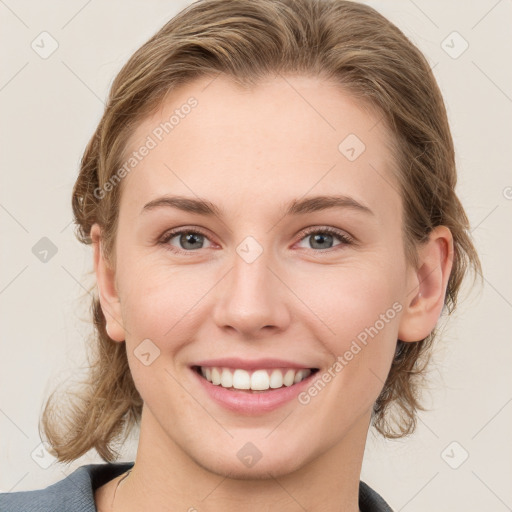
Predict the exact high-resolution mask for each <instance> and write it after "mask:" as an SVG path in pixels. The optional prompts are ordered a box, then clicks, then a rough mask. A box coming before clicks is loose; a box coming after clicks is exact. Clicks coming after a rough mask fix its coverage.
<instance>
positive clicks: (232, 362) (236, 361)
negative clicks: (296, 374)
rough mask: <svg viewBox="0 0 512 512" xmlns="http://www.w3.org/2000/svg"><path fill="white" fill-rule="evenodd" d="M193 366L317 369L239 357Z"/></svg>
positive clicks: (212, 360)
mask: <svg viewBox="0 0 512 512" xmlns="http://www.w3.org/2000/svg"><path fill="white" fill-rule="evenodd" d="M191 366H206V367H214V366H216V367H217V368H240V369H241V370H258V369H265V368H297V369H301V368H315V367H314V366H311V365H309V364H302V363H295V362H293V361H285V360H284V359H274V358H268V357H266V358H263V359H251V360H250V359H241V358H239V357H223V358H219V359H208V360H203V361H197V362H195V363H192V364H191Z"/></svg>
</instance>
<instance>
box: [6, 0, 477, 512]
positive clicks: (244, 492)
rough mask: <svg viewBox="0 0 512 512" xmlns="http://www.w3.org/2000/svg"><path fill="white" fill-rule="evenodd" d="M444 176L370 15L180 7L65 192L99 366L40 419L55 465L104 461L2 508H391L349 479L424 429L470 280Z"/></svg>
mask: <svg viewBox="0 0 512 512" xmlns="http://www.w3.org/2000/svg"><path fill="white" fill-rule="evenodd" d="M455 183H456V169H455V163H454V149H453V143H452V138H451V134H450V130H449V126H448V122H447V117H446V111H445V107H444V103H443V100H442V97H441V94H440V91H439V88H438V86H437V84H436V82H435V79H434V77H433V75H432V72H431V70H430V67H429V65H428V63H427V62H426V60H425V58H424V57H423V56H422V55H421V53H420V52H419V51H418V50H417V48H416V47H414V46H413V45H412V44H411V43H410V42H409V41H408V39H407V38H406V37H405V36H404V35H403V34H402V32H401V31H400V30H399V29H398V28H397V27H395V26H394V25H393V24H391V23H390V22H389V21H388V20H386V19H385V18H384V17H382V16H381V15H380V14H378V13H377V12H376V11H375V10H373V9H372V8H370V7H367V6H364V5H360V4H357V3H352V2H345V1H341V0H340V1H338V0H331V1H314V0H235V1H226V0H206V1H200V2H196V3H194V4H192V5H191V6H190V7H188V8H187V9H185V10H184V11H182V12H181V13H180V14H179V15H178V16H176V17H175V18H173V19H172V20H171V21H169V22H168V23H167V24H166V25H165V26H164V27H163V28H162V29H161V30H160V31H159V32H158V33H157V34H155V36H153V37H152V38H151V39H150V40H149V41H148V42H147V43H146V44H145V45H143V46H142V47H141V48H140V49H139V50H138V51H137V52H136V53H135V54H134V55H133V56H132V58H131V59H130V60H129V61H128V63H127V64H126V65H125V66H124V68H123V69H122V70H121V72H120V73H119V75H118V76H117V77H116V79H115V81H114V83H113V85H112V89H111V92H110V97H109V101H108V104H107V106H106V109H105V113H104V115H103V118H102V119H101V121H100V123H99V126H98V128H97V130H96V132H95V134H94V135H93V137H92V139H91V141H90V143H89V145H88V147H87V149H86V151H85V154H84V156H83V159H82V163H81V169H80V174H79V177H78V179H77V182H76V184H75V188H74V191H73V209H74V214H75V219H76V223H77V225H78V236H79V239H80V241H82V242H83V243H86V244H91V245H92V246H93V249H94V268H95V273H96V277H97V297H95V299H94V302H93V312H94V323H95V327H96V330H97V339H96V341H95V342H96V343H97V349H98V350H97V360H96V361H95V362H94V364H93V365H92V366H91V374H90V381H89V383H88V386H87V387H85V388H84V392H83V395H82V396H79V397H78V401H76V402H75V404H74V407H73V409H72V410H70V411H62V410H60V409H59V413H56V409H57V408H58V407H59V405H58V404H57V403H55V402H54V401H52V400H50V401H49V402H48V404H47V407H46V409H45V411H44V415H43V418H42V426H43V431H44V434H45V435H46V438H47V439H48V442H49V443H50V445H51V446H52V448H53V450H54V452H55V455H56V456H57V458H58V460H59V461H61V462H69V461H73V460H76V459H77V458H79V457H80V456H81V455H83V454H85V453H87V452H88V451H89V450H90V449H92V448H95V449H96V450H97V452H98V453H99V454H100V456H101V457H102V458H103V460H105V461H106V462H107V463H108V464H100V465H89V466H82V467H81V468H79V469H78V470H76V471H75V473H73V474H72V475H70V476H69V477H68V478H66V479H64V480H62V481H61V482H58V483H57V484H54V485H53V486H50V487H48V488H47V489H44V490H39V491H30V492H21V493H12V494H9V495H2V496H1V497H0V505H2V510H4V509H5V510H25V508H24V507H26V506H27V505H26V504H27V503H30V504H31V506H32V507H35V508H32V509H33V510H41V511H42V510H66V508H65V507H66V506H68V505H69V504H70V503H71V504H72V505H73V507H72V509H73V510H95V509H97V510H99V511H101V512H107V511H114V512H118V511H124V512H131V511H136V510H151V511H163V510H173V511H174V510H189V511H192V510H206V511H218V510H223V511H229V510H244V511H256V510H280V511H295V510H302V509H307V510H312V511H313V510H318V511H320V510H322V511H323V510H329V511H330V510H333V511H334V510H343V511H349V512H351V511H358V510H360V511H374V510H376V511H381V510H384V511H385V510H391V508H390V507H389V505H388V504H387V503H386V502H385V500H384V499H383V498H382V497H380V496H379V495H378V494H377V493H376V492H375V491H373V490H372V489H371V488H370V487H369V486H368V485H366V484H365V483H363V482H360V472H361V464H362V459H363V454H364V447H365V441H366V436H367V433H368V428H369V426H370V424H373V425H374V427H375V428H376V429H377V430H378V431H379V432H380V433H381V434H383V435H384V436H386V437H400V436H404V435H406V434H409V433H411V432H412V431H413V430H414V428H415V423H416V411H417V410H418V409H419V408H421V404H420V402H419V399H418V391H419V389H418V385H419V379H420V378H421V377H422V375H423V373H424V370H425V366H426V364H427V362H428V356H429V349H430V347H431V345H432V343H433V341H434V339H435V337H436V336H435V335H436V331H435V328H436V324H437V322H438V319H439V317H440V315H441V313H442V312H443V310H444V309H445V308H446V309H447V310H448V312H450V313H451V312H452V311H453V309H454V307H455V304H456V299H457V294H458V291H459V288H460V285H461V282H462V280H463V277H464V275H465V274H466V271H467V269H468V267H470V266H471V267H473V269H474V270H475V271H476V272H477V273H478V272H479V270H480V264H479V260H478V256H477V254H476V251H475V249H474V247H473V244H472V242H471V238H470V236H469V234H468V230H469V225H468V220H467V217H466V214H465V212H464V209H463V207H462V205H461V203H460V201H459V200H458V198H457V196H456V194H455V191H454V189H455ZM59 414H60V415H61V416H60V418H59ZM63 418H65V425H66V428H62V427H61V424H64V423H61V421H62V419H63ZM135 425H140V436H139V444H138V451H137V457H136V460H135V461H134V463H130V464H127V463H123V464H120V463H112V461H113V460H114V459H115V458H116V455H115V452H114V451H113V446H114V444H115V442H116V441H119V440H120V439H123V438H124V439H125V438H126V435H127V434H128V433H129V432H130V430H131V428H132V427H133V426H135Z"/></svg>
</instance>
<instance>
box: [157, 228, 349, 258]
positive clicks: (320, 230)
mask: <svg viewBox="0 0 512 512" xmlns="http://www.w3.org/2000/svg"><path fill="white" fill-rule="evenodd" d="M183 233H186V234H193V235H201V236H204V237H206V238H208V235H207V234H206V233H204V232H203V231H201V230H198V229H197V228H193V229H189V228H177V229H175V230H171V231H168V232H167V233H165V234H164V235H163V236H162V238H161V239H160V240H159V242H158V243H159V244H160V245H163V246H164V248H165V249H167V250H169V251H171V252H174V253H178V254H182V253H186V254H190V253H195V252H197V250H190V251H186V250H184V249H178V248H176V247H174V246H172V245H169V241H170V240H171V239H173V238H174V237H175V236H176V235H181V234H183ZM318 233H321V234H325V233H327V234H329V235H334V236H335V237H336V238H338V240H339V241H340V242H342V243H341V244H339V245H352V244H354V243H355V241H354V239H353V238H352V237H350V236H348V235H346V234H344V233H343V232H341V231H339V230H338V229H336V228H331V227H328V226H327V227H323V228H308V229H305V230H303V231H301V232H300V238H299V241H301V240H303V239H304V238H306V237H307V236H310V235H315V234H318ZM336 247H338V246H334V247H331V248H329V249H318V250H315V249H311V250H312V251H314V252H315V253H320V254H321V253H326V252H330V251H333V250H336Z"/></svg>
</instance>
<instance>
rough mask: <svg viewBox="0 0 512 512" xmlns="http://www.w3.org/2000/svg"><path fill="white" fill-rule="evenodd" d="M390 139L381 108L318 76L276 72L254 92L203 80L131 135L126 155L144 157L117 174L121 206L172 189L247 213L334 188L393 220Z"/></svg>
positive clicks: (135, 206) (222, 80)
mask: <svg viewBox="0 0 512 512" xmlns="http://www.w3.org/2000/svg"><path fill="white" fill-rule="evenodd" d="M390 142H391V135H390V133H389V131H388V130H387V128H386V125H385V124H384V123H383V122H382V121H381V119H380V118H379V115H378V114H377V113H375V112H373V111H371V110H369V109H367V108H365V106H364V105H361V104H360V103H358V102H357V101H355V100H354V99H353V98H352V97H351V96H349V95H348V94H347V93H345V92H344V91H343V90H342V89H341V88H340V86H338V85H336V84H333V83H329V82H326V81H324V80H320V79H319V78H313V77H305V76H286V77H285V76H277V77H275V78H268V79H266V80H265V81H262V82H261V83H259V84H257V85H256V86H254V87H251V88H242V87H240V86H237V85H236V84H235V83H234V82H232V81H231V80H230V79H229V78H227V77H225V76H223V75H220V76H218V77H217V78H201V79H198V80H196V81H194V82H191V83H189V84H186V85H183V86H181V87H180V88H178V89H176V90H174V91H172V93H171V94H169V95H168V98H167V99H166V101H165V102H164V103H162V105H161V106H160V107H159V109H158V111H157V112H156V113H154V114H153V115H151V116H150V117H148V118H146V119H145V120H144V121H143V122H142V123H140V124H139V126H138V127H137V129H136V131H135V132H134V133H133V134H132V137H131V138H130V140H129V143H128V145H127V151H126V154H125V157H126V160H128V159H129V158H130V157H132V158H133V153H134V152H138V153H141V152H143V153H144V155H145V156H143V157H140V155H139V157H138V158H139V159H138V160H137V162H136V165H135V166H133V169H132V170H131V171H130V172H129V174H128V175H127V177H126V178H125V179H124V180H123V183H122V188H123V192H122V199H121V208H123V207H124V208H125V209H126V208H129V209H130V210H133V211H135V210H138V212H140V209H141V208H142V206H143V205H144V204H145V203H146V202H147V201H149V200H152V199H154V198H156V197H157V196H160V195H163V194H175V195H187V196H190V197H193V196H199V197H208V199H209V200H210V201H212V202H214V203H215V204H219V205H221V206H222V205H224V204H226V205H227V206H231V207H233V208H234V209H236V211H247V212H250V210H251V205H253V207H254V208H255V209H257V207H258V206H261V207H263V208H265V209H267V208H268V206H269V203H272V202H273V203H275V204H276V205H277V204H282V203H283V202H287V201H290V200H292V199H295V198H299V197H302V196H305V195H318V194H332V193H339V194H345V195H350V196H352V197H354V198H356V199H359V200H360V201H361V202H363V203H366V204H370V205H373V208H372V209H375V210H379V209H380V210H386V211H387V212H388V213H389V214H394V215H395V216H396V215H399V208H398V207H399V205H400V198H399V196H398V186H397V184H396V182H395V179H394V176H393V175H392V173H391V169H392V166H393V162H392V157H391V152H390V149H389V148H390ZM144 146H146V147H147V148H149V149H148V150H145V151H140V150H141V148H143V147H144ZM397 196H398V197H397ZM227 203H229V205H228V204H227ZM123 205H124V206H123ZM138 212H137V213H138Z"/></svg>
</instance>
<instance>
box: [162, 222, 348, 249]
mask: <svg viewBox="0 0 512 512" xmlns="http://www.w3.org/2000/svg"><path fill="white" fill-rule="evenodd" d="M175 238H176V239H177V241H178V244H179V246H178V247H176V246H175V245H173V244H171V243H170V242H171V240H173V239H175ZM307 239H309V240H310V242H309V243H310V244H311V247H306V248H307V249H309V248H312V249H318V251H315V252H321V251H323V250H330V249H333V248H335V247H337V246H339V245H342V246H345V245H351V244H353V243H354V240H353V238H351V237H350V236H348V235H347V234H345V233H343V232H342V231H340V230H338V229H335V228H331V227H321V228H309V229H307V230H305V231H303V232H301V238H300V241H302V240H307ZM334 239H338V240H339V241H340V243H339V244H336V245H332V244H333V240H334ZM204 240H208V241H209V238H208V236H207V235H206V234H205V233H203V232H202V231H199V230H197V229H189V228H179V229H175V230H172V231H169V232H167V233H166V234H165V235H164V236H163V237H162V239H161V240H160V241H159V244H161V245H163V246H164V247H165V248H166V249H168V250H170V251H173V252H177V253H193V252H196V251H197V250H199V249H204V248H205V247H204V246H203V245H204ZM210 243H211V242H210ZM323 245H328V247H323Z"/></svg>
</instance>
